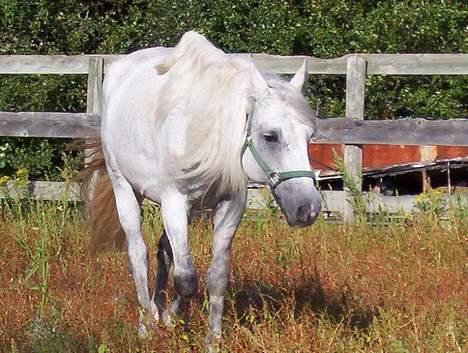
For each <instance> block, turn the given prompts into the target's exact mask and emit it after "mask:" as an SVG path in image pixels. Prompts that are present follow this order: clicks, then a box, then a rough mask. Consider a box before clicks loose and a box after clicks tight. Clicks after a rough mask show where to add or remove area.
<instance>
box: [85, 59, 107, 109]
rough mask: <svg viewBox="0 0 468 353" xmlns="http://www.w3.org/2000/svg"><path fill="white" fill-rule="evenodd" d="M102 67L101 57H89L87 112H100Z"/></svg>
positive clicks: (102, 60)
mask: <svg viewBox="0 0 468 353" xmlns="http://www.w3.org/2000/svg"><path fill="white" fill-rule="evenodd" d="M103 68H104V59H103V58H101V57H98V56H92V57H90V58H89V71H88V95H87V99H86V112H87V113H94V114H100V113H101V105H102V78H103Z"/></svg>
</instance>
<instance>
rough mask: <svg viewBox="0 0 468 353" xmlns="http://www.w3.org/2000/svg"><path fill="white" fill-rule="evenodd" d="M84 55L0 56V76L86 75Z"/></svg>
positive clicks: (86, 67)
mask: <svg viewBox="0 0 468 353" xmlns="http://www.w3.org/2000/svg"><path fill="white" fill-rule="evenodd" d="M88 65H89V58H88V56H86V55H73V56H66V55H0V74H87V73H88Z"/></svg>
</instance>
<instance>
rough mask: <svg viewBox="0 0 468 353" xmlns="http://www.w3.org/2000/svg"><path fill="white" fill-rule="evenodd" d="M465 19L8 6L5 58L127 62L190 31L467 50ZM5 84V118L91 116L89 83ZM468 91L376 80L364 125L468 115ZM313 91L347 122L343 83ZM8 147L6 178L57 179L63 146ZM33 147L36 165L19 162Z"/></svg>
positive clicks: (230, 42) (462, 81)
mask: <svg viewBox="0 0 468 353" xmlns="http://www.w3.org/2000/svg"><path fill="white" fill-rule="evenodd" d="M467 21H468V10H467V8H466V6H465V2H464V1H461V0H454V1H444V0H434V1H426V0H416V1H409V0H389V1H369V0H357V1H349V0H333V1H332V0H308V1H306V0H298V1H292V0H273V1H271V0H268V1H267V0H239V1H234V2H233V1H229V0H218V1H206V0H192V1H185V0H173V1H163V0H155V1H148V0H138V1H137V0H115V1H110V0H103V1H95V2H92V1H71V0H58V1H46V0H31V1H22V0H0V54H82V53H86V54H92V53H105V54H113V53H128V52H130V51H133V50H136V49H141V48H145V47H150V46H156V45H164V46H173V45H175V44H176V43H177V41H178V39H179V38H180V36H181V35H182V34H183V33H184V32H186V31H188V30H191V29H194V30H197V31H199V32H201V33H203V34H205V35H206V36H207V37H208V38H209V39H210V40H212V41H213V42H214V43H215V44H216V45H217V46H219V47H220V48H222V49H223V50H225V51H228V52H266V53H270V54H281V55H294V54H307V55H311V56H315V57H320V58H331V57H338V56H341V55H345V54H349V53H357V52H362V53H466V52H467V49H468V40H467V38H468V35H467V34H468V33H467V32H468V28H467V27H466V23H467ZM0 79H1V81H0V110H7V111H28V110H36V111H84V110H85V99H86V91H85V83H86V79H85V77H84V76H81V77H72V78H71V81H70V80H68V81H67V82H65V81H64V80H63V77H59V76H44V77H40V78H38V77H37V76H31V77H27V78H25V77H21V78H19V77H9V76H7V77H5V76H3V77H0ZM26 81H27V82H28V83H27V84H25V82H26ZM466 85H467V79H466V78H465V77H461V76H459V77H438V76H432V77H425V76H414V77H411V76H408V77H381V76H372V77H369V78H368V81H367V86H366V97H367V103H366V114H367V118H373V119H375V118H384V119H393V118H396V117H400V116H409V117H416V116H417V117H433V118H445V119H446V118H457V117H466V116H467V115H468V109H467V105H466V101H467V100H468V97H467V93H466ZM309 92H310V94H311V95H312V96H313V97H312V98H311V102H312V103H313V104H314V105H316V106H318V107H319V108H320V112H321V115H323V116H340V115H341V116H342V115H343V114H344V106H345V105H344V92H345V80H344V77H342V76H341V77H339V76H320V77H313V78H312V79H311V82H310V88H309ZM6 141H8V143H10V144H11V147H12V148H13V146H14V148H13V149H12V150H11V151H10V153H11V155H10V158H9V159H5V157H3V155H2V153H4V152H3V151H2V150H1V149H0V175H1V174H9V173H12V172H14V170H15V169H16V168H20V167H26V168H28V170H30V172H31V177H33V178H44V177H45V176H48V177H49V178H52V179H54V178H59V177H60V175H59V174H60V173H59V172H58V171H57V170H56V169H55V168H54V167H55V166H57V165H58V166H60V165H61V163H62V162H60V160H59V159H58V158H57V156H60V155H61V153H62V151H63V150H64V144H63V142H59V141H55V140H49V141H47V142H45V144H44V145H41V146H40V147H37V143H36V142H34V143H33V142H30V143H29V142H24V141H21V140H4V139H1V140H0V148H1V146H4V145H5V143H7V142H6ZM33 145H35V146H36V147H32V146H33ZM31 149H33V151H34V153H30V154H37V152H38V150H40V151H41V152H40V153H39V156H38V157H37V158H36V157H35V156H30V157H25V156H24V155H22V153H23V152H24V151H26V150H31ZM13 160H15V162H13ZM35 168H37V170H35Z"/></svg>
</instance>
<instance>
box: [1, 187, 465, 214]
mask: <svg viewBox="0 0 468 353" xmlns="http://www.w3.org/2000/svg"><path fill="white" fill-rule="evenodd" d="M320 193H321V195H322V200H323V201H322V211H323V212H324V213H325V212H332V213H336V214H343V211H344V205H345V204H346V201H345V200H346V195H345V193H344V192H343V191H320ZM4 198H10V199H18V200H19V199H25V198H26V199H30V200H50V201H72V202H78V201H81V196H80V184H79V183H76V182H50V181H32V182H30V183H28V184H27V185H26V186H20V187H19V186H17V185H15V183H14V182H8V183H7V185H6V186H1V187H0V199H4ZM363 199H364V201H365V203H366V206H367V211H368V212H369V213H375V214H380V213H382V211H386V212H389V213H390V214H395V213H400V214H401V213H403V214H404V213H410V212H413V211H415V208H414V206H415V204H416V199H417V196H413V195H407V196H384V195H380V194H377V193H373V192H364V193H363ZM444 203H445V204H446V205H447V206H448V207H467V206H468V197H466V196H465V197H461V196H460V195H455V196H453V195H452V196H449V195H447V196H445V197H444ZM272 204H274V201H273V200H272V198H271V195H270V193H269V191H268V190H267V189H266V188H261V189H258V188H253V189H249V192H248V201H247V208H249V209H263V208H265V207H271V205H272Z"/></svg>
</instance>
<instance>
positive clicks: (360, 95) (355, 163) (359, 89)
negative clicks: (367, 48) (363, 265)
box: [343, 55, 366, 223]
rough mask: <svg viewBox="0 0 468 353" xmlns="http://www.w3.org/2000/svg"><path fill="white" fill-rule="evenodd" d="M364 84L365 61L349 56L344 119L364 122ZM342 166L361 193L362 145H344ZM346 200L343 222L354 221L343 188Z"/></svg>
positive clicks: (346, 191)
mask: <svg viewBox="0 0 468 353" xmlns="http://www.w3.org/2000/svg"><path fill="white" fill-rule="evenodd" d="M365 84H366V60H365V59H364V58H363V57H360V56H359V55H351V56H349V57H348V59H347V60H346V118H347V119H359V120H364V97H365ZM344 166H345V168H346V171H347V173H348V174H349V176H350V177H352V179H353V180H354V183H355V185H356V189H357V191H359V192H361V191H362V145H345V148H344ZM345 193H346V200H347V201H348V202H347V203H346V205H345V207H344V212H343V220H344V221H345V222H347V223H349V222H352V221H353V220H354V210H353V205H352V204H351V203H350V202H349V201H350V200H351V197H352V195H351V194H350V190H349V189H348V188H347V187H346V186H345Z"/></svg>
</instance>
